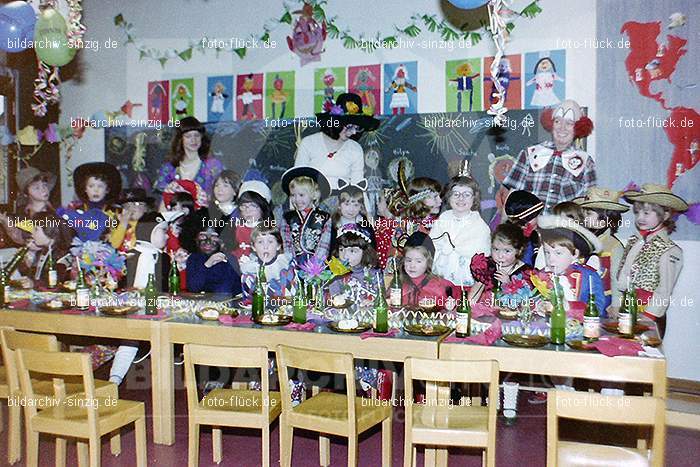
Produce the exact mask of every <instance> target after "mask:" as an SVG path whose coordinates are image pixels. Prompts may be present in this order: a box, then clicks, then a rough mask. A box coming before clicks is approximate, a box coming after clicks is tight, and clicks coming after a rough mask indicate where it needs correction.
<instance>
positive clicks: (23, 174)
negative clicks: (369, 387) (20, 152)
mask: <svg viewBox="0 0 700 467" xmlns="http://www.w3.org/2000/svg"><path fill="white" fill-rule="evenodd" d="M40 179H44V180H45V181H46V184H47V185H48V186H49V193H50V192H51V190H53V187H54V186H56V175H54V174H52V173H51V172H43V171H41V170H39V169H37V168H36V167H25V168H24V169H22V170H20V171H19V172H17V175H16V176H15V181H16V182H17V188H18V190H19V192H20V193H24V192H25V191H26V189H27V188H29V185H31V184H32V182H35V181H37V180H40Z"/></svg>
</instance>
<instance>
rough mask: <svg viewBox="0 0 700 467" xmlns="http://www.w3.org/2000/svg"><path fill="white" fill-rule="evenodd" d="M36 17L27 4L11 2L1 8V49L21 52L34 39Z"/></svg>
mask: <svg viewBox="0 0 700 467" xmlns="http://www.w3.org/2000/svg"><path fill="white" fill-rule="evenodd" d="M35 23H36V15H35V14H34V9H33V8H32V6H31V5H30V4H28V3H27V2H21V1H16V2H10V3H8V4H7V5H4V6H3V7H2V8H0V38H2V39H0V49H2V50H4V51H6V52H21V51H23V50H25V49H26V48H27V47H29V41H31V40H32V38H33V37H34V24H35Z"/></svg>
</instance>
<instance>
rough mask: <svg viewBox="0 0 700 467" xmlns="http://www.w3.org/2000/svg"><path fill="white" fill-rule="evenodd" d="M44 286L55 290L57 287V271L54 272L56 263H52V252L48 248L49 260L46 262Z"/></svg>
mask: <svg viewBox="0 0 700 467" xmlns="http://www.w3.org/2000/svg"><path fill="white" fill-rule="evenodd" d="M46 271H47V272H46V275H47V280H46V285H47V286H48V288H49V289H55V288H56V287H57V286H58V271H56V263H54V261H53V251H52V249H51V248H49V258H48V259H47V260H46Z"/></svg>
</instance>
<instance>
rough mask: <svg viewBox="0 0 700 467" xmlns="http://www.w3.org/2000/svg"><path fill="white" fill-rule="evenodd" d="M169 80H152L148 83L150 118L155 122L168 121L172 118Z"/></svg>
mask: <svg viewBox="0 0 700 467" xmlns="http://www.w3.org/2000/svg"><path fill="white" fill-rule="evenodd" d="M169 97H170V82H169V81H151V82H149V83H148V119H149V120H151V121H154V122H161V123H164V122H167V121H168V119H169V118H170V106H169V105H168V100H169Z"/></svg>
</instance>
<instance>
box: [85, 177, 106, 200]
mask: <svg viewBox="0 0 700 467" xmlns="http://www.w3.org/2000/svg"><path fill="white" fill-rule="evenodd" d="M107 191H108V190H107V183H105V182H104V181H103V180H100V179H99V178H96V177H88V179H87V181H86V182H85V194H86V195H87V197H88V200H89V201H92V202H93V203H99V202H100V201H102V200H103V199H105V196H107Z"/></svg>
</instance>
